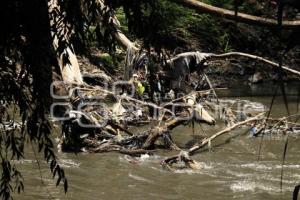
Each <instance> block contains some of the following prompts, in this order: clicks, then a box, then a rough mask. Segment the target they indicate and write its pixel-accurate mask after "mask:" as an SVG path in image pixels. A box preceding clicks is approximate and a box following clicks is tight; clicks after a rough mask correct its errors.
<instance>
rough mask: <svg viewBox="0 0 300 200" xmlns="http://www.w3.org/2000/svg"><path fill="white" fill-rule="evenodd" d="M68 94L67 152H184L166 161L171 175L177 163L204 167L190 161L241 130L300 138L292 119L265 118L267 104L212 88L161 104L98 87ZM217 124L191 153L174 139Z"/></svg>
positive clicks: (79, 88) (80, 88)
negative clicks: (181, 130)
mask: <svg viewBox="0 0 300 200" xmlns="http://www.w3.org/2000/svg"><path fill="white" fill-rule="evenodd" d="M68 87H69V86H68ZM69 91H72V92H73V94H70V95H69V96H70V99H69V102H70V105H69V106H68V108H66V112H65V115H64V117H65V118H62V119H61V123H62V133H63V136H62V140H61V141H62V144H61V146H62V150H64V151H77V152H78V151H83V152H94V153H101V152H112V151H114V152H119V153H122V154H128V155H130V156H140V155H142V154H153V153H154V152H155V151H157V150H158V149H169V150H174V151H179V154H178V155H176V156H172V157H169V158H166V159H165V160H163V161H162V162H161V164H162V165H163V166H164V167H166V168H167V169H169V170H173V169H174V168H173V167H175V166H176V165H174V164H178V163H183V164H184V166H185V167H189V168H193V169H199V168H201V166H200V165H199V163H197V162H196V161H194V160H192V159H191V158H190V156H191V155H193V154H194V153H195V152H196V151H197V150H199V149H201V148H204V147H205V146H206V145H210V143H211V141H212V140H214V139H215V138H217V137H219V136H221V135H224V134H226V133H230V132H231V131H232V130H233V129H236V128H239V127H241V126H248V127H249V129H251V133H252V136H258V135H260V134H268V133H275V132H276V133H277V134H278V133H279V132H280V134H282V133H284V134H288V133H296V132H297V131H298V129H297V128H298V127H300V124H297V123H292V122H291V121H290V120H289V118H290V117H285V118H281V119H271V118H266V116H265V113H266V111H267V109H266V108H265V107H264V106H263V105H262V104H259V103H255V102H250V101H246V100H224V99H217V98H216V96H215V91H214V90H213V89H209V90H203V91H193V92H191V93H189V94H187V95H184V96H181V97H179V98H177V99H171V100H169V101H166V102H164V101H161V102H160V104H156V103H153V102H150V101H146V100H142V99H139V98H138V97H137V96H130V95H127V94H126V93H120V91H119V90H117V91H118V92H116V91H115V90H114V91H113V90H111V88H110V87H106V88H104V87H101V86H99V85H96V86H92V85H87V84H82V85H80V86H73V87H72V89H70V88H69ZM75 94H76V95H75ZM241 105H243V106H241ZM241 107H242V108H243V109H240V108H241ZM216 121H223V122H224V123H225V125H226V128H225V129H224V130H221V131H220V132H217V133H216V134H213V135H212V136H210V137H208V138H203V140H202V141H201V142H199V143H198V144H195V145H194V146H192V147H191V148H189V149H181V148H180V147H178V146H177V145H176V143H175V142H174V141H173V139H172V130H173V129H174V128H176V127H177V126H180V125H187V124H189V123H195V122H198V123H206V124H209V125H214V124H215V123H216ZM140 125H144V127H148V128H147V129H146V130H145V131H144V132H139V133H136V132H132V131H131V129H130V128H131V127H132V126H140Z"/></svg>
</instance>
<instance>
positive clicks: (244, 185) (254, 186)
mask: <svg viewBox="0 0 300 200" xmlns="http://www.w3.org/2000/svg"><path fill="white" fill-rule="evenodd" d="M230 189H231V190H232V191H233V192H245V191H250V192H254V191H257V192H260V191H263V192H268V193H280V188H279V185H278V187H274V186H270V185H266V184H264V183H260V182H254V181H248V180H243V181H237V182H235V183H233V184H231V185H230ZM284 190H285V189H284Z"/></svg>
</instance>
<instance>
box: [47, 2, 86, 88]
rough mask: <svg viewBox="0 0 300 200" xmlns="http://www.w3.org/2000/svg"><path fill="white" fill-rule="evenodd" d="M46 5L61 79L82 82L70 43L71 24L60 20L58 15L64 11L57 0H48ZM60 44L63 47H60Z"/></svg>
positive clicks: (66, 81) (60, 15) (61, 14)
mask: <svg viewBox="0 0 300 200" xmlns="http://www.w3.org/2000/svg"><path fill="white" fill-rule="evenodd" d="M48 6H49V7H48V12H49V17H50V26H51V29H52V31H51V35H52V38H53V47H54V50H55V52H56V56H57V61H58V65H59V68H60V71H61V75H62V79H63V81H64V82H65V83H75V84H82V83H83V80H82V76H81V73H80V69H79V64H78V61H77V57H76V54H75V52H74V49H73V46H72V44H71V43H70V35H71V34H72V32H73V31H70V30H68V29H69V28H70V27H71V26H70V25H68V24H65V23H64V20H61V18H60V17H62V18H64V13H62V12H61V10H60V7H59V4H58V2H57V0H50V1H49V3H48ZM53 30H54V31H53ZM62 46H63V48H62V49H61V47H62Z"/></svg>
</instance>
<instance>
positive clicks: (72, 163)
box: [59, 159, 80, 168]
mask: <svg viewBox="0 0 300 200" xmlns="http://www.w3.org/2000/svg"><path fill="white" fill-rule="evenodd" d="M59 164H60V165H61V166H62V167H64V168H78V167H79V166H80V163H77V162H75V161H74V160H71V159H62V160H59Z"/></svg>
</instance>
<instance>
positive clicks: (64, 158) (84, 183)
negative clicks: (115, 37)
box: [15, 83, 300, 200]
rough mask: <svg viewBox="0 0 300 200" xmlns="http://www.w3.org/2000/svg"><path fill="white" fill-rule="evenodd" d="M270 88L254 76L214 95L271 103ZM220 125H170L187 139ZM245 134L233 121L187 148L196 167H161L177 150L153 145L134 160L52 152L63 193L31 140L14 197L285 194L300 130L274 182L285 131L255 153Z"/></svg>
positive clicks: (293, 106)
mask: <svg viewBox="0 0 300 200" xmlns="http://www.w3.org/2000/svg"><path fill="white" fill-rule="evenodd" d="M286 88H287V90H286V91H287V94H288V102H289V109H290V111H291V114H295V113H296V112H297V103H296V102H297V93H298V89H299V83H296V84H295V83H294V84H291V85H290V84H288V85H287V86H286ZM274 90H275V89H274V87H273V86H270V85H262V84H260V85H253V86H244V87H237V88H234V89H231V90H222V91H220V92H219V95H221V96H223V97H224V96H227V97H228V96H230V97H231V98H233V99H234V98H241V99H248V100H251V101H257V102H261V103H263V104H264V105H266V106H269V105H270V102H271V99H272V97H271V96H272V94H273V93H274ZM279 93H280V91H279ZM283 115H286V109H285V105H284V101H283V98H282V96H278V97H276V100H275V102H274V106H273V109H272V116H283ZM220 128H221V125H220V124H217V125H216V126H215V127H213V128H211V127H209V126H208V125H201V126H200V125H197V126H196V127H195V131H194V133H193V131H192V127H190V126H181V127H178V128H176V129H175V130H174V131H172V135H173V137H174V140H175V142H176V143H177V144H179V145H180V146H185V145H186V143H187V142H188V141H190V140H196V139H197V138H199V135H202V136H207V135H211V134H213V133H215V132H216V131H218V130H220ZM138 129H139V128H136V131H138ZM241 133H244V134H241ZM248 135H249V134H248V132H247V130H245V129H239V130H236V131H233V132H231V133H230V134H225V135H224V136H221V137H220V138H219V139H217V140H215V141H213V142H212V149H210V150H203V151H202V152H201V153H198V154H196V155H194V156H193V158H194V159H195V160H197V161H199V162H200V163H201V164H202V165H203V167H204V168H203V169H201V170H199V171H192V170H178V171H176V172H175V173H173V172H169V171H166V170H164V169H162V167H161V166H160V161H161V160H162V159H163V158H164V157H166V156H168V155H175V154H176V152H169V151H160V152H157V153H156V154H157V155H156V156H150V157H148V156H142V158H140V159H137V160H136V162H134V163H132V162H129V161H128V159H127V157H126V156H125V155H120V154H117V153H104V154H86V153H80V154H77V155H76V154H73V153H62V152H58V153H57V155H58V157H59V159H60V163H61V165H62V166H63V167H64V169H65V172H66V175H67V177H68V182H69V190H68V192H67V194H64V191H63V188H62V187H61V186H58V187H56V186H55V183H56V182H55V181H54V180H53V179H52V177H51V176H50V173H49V168H48V165H47V164H46V163H45V162H44V161H43V159H42V157H40V156H39V157H38V160H39V163H40V166H41V174H42V180H41V174H40V172H39V168H38V165H37V161H36V159H35V157H34V153H33V151H32V148H30V145H29V144H30V143H29V144H28V146H29V147H28V148H27V154H26V157H25V159H24V160H23V161H20V163H21V164H20V165H19V168H20V170H21V171H22V173H23V176H24V179H25V182H24V183H25V192H24V193H22V194H20V195H15V199H22V200H27V199H28V200H32V199H68V200H85V199H88V200H94V199H95V200H96V199H112V200H114V199H145V200H150V199H151V200H152V199H174V200H175V199H180V200H181V199H210V200H219V199H246V200H247V199H251V200H252V199H256V200H265V199H278V200H279V199H284V200H285V199H291V198H292V191H293V188H294V186H295V185H296V184H299V183H300V154H299V152H300V145H299V143H300V137H297V136H291V137H290V139H289V146H288V154H287V157H286V162H285V165H284V176H283V187H282V190H280V172H281V160H282V154H283V148H284V141H285V137H284V136H278V137H274V136H272V137H270V136H266V137H264V140H263V143H262V149H261V156H260V157H261V159H260V161H258V149H259V144H260V141H261V138H260V137H258V138H249V137H248Z"/></svg>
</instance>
